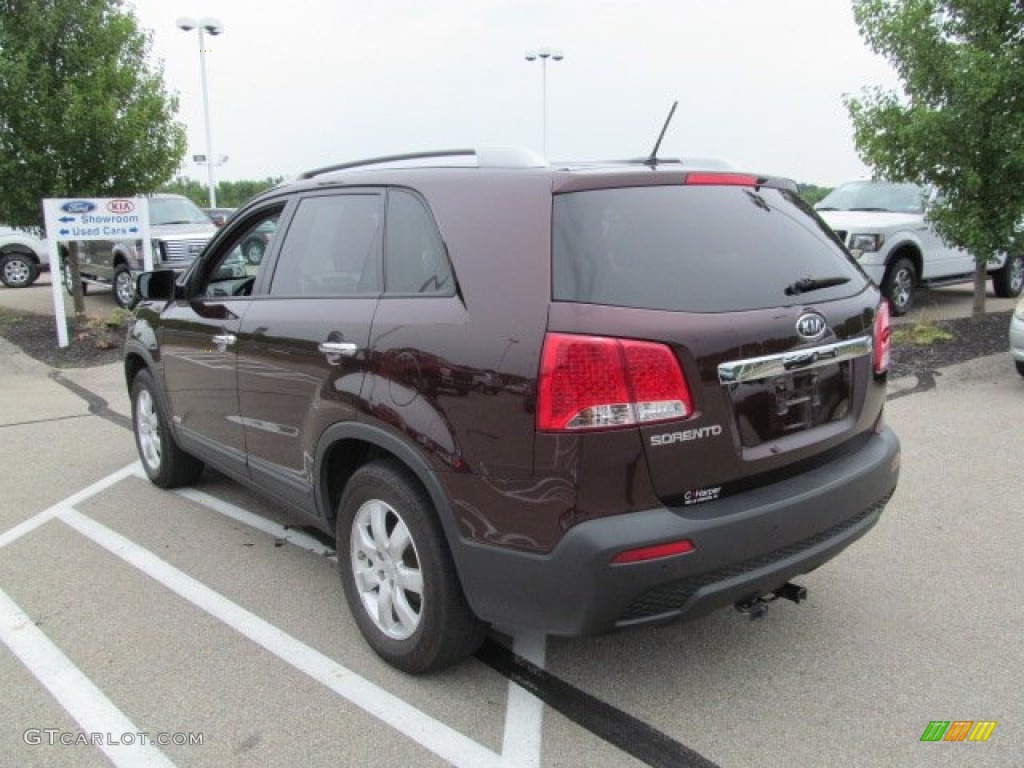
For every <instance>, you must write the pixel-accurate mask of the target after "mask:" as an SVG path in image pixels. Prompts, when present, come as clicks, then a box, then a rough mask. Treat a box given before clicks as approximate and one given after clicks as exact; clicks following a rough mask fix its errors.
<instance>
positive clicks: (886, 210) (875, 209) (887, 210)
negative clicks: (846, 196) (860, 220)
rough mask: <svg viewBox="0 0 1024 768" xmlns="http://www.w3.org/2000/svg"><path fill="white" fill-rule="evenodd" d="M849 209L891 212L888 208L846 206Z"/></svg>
mask: <svg viewBox="0 0 1024 768" xmlns="http://www.w3.org/2000/svg"><path fill="white" fill-rule="evenodd" d="M847 210H849V211H876V212H879V213H892V211H890V210H889V209H888V208H848V209H847Z"/></svg>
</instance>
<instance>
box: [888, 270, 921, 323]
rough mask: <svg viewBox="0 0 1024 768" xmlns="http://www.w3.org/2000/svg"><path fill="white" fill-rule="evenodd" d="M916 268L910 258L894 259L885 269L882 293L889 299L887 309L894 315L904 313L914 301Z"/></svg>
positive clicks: (897, 315)
mask: <svg viewBox="0 0 1024 768" xmlns="http://www.w3.org/2000/svg"><path fill="white" fill-rule="evenodd" d="M916 287H917V270H916V269H914V264H913V262H911V261H910V259H896V261H894V262H893V263H892V264H890V265H889V269H888V270H886V273H885V279H884V280H882V294H883V295H884V296H885V298H887V299H888V300H889V309H890V310H891V311H892V314H893V315H894V316H895V317H899V316H900V315H905V314H907V312H908V311H909V310H910V307H911V306H912V305H913V303H914V289H915V288H916Z"/></svg>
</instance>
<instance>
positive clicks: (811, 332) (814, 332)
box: [796, 312, 827, 341]
mask: <svg viewBox="0 0 1024 768" xmlns="http://www.w3.org/2000/svg"><path fill="white" fill-rule="evenodd" d="M826 328H827V326H826V324H825V318H824V317H822V316H821V315H819V314H818V313H817V312H805V313H804V314H802V315H800V317H799V318H797V321H796V332H797V333H798V334H799V335H800V338H802V339H806V340H807V341H817V340H818V339H820V338H821V337H822V336H824V335H825V330H826Z"/></svg>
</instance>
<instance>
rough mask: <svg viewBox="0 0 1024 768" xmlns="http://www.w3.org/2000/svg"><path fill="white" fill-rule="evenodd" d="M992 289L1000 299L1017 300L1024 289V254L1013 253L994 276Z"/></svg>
mask: <svg viewBox="0 0 1024 768" xmlns="http://www.w3.org/2000/svg"><path fill="white" fill-rule="evenodd" d="M992 287H993V288H994V289H995V292H996V296H998V297H999V298H1000V299H1015V298H1017V297H1018V296H1020V293H1021V289H1022V288H1024V254H1020V253H1012V254H1010V255H1009V256H1007V257H1006V263H1005V264H1003V266H1002V267H1000V268H999V269H998V270H996V272H994V273H993V275H992Z"/></svg>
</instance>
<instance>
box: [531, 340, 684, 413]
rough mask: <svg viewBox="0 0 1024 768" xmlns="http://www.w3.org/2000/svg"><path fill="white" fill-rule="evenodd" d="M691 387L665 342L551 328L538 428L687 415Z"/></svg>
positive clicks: (543, 359)
mask: <svg viewBox="0 0 1024 768" xmlns="http://www.w3.org/2000/svg"><path fill="white" fill-rule="evenodd" d="M692 412H693V405H692V401H691V399H690V390H689V387H687V385H686V379H685V378H684V377H683V372H682V371H681V370H680V368H679V363H678V362H677V361H676V359H675V356H674V355H673V354H672V351H671V350H670V349H669V348H668V347H667V346H665V345H664V344H655V343H652V342H647V341H634V340H630V339H613V338H607V337H603V336H571V335H568V334H562V333H549V334H548V335H547V337H546V338H545V339H544V351H543V352H542V353H541V363H540V376H539V380H538V385H537V428H538V429H540V430H545V431H553V432H563V431H579V430H590V429H607V428H613V427H627V426H632V425H637V424H652V423H654V422H659V421H669V420H672V419H681V418H685V417H686V416H689V415H690V414H691V413H692Z"/></svg>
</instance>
